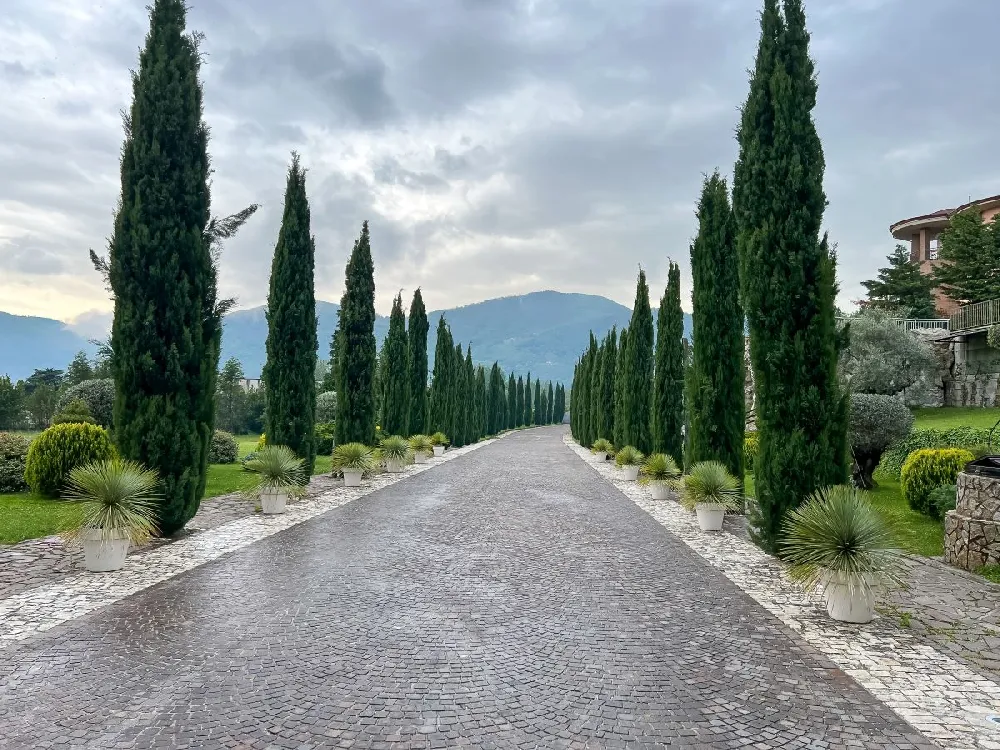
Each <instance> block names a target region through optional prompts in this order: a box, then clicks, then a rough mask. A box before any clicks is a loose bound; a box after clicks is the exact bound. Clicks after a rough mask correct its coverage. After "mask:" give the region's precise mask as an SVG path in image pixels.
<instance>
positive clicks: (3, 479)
mask: <svg viewBox="0 0 1000 750" xmlns="http://www.w3.org/2000/svg"><path fill="white" fill-rule="evenodd" d="M29 445H30V443H29V441H28V439H27V438H26V437H24V436H23V435H18V434H16V433H13V432H0V492H21V491H22V490H26V489H27V488H28V483H27V482H25V481H24V466H25V463H26V462H27V460H28V446H29Z"/></svg>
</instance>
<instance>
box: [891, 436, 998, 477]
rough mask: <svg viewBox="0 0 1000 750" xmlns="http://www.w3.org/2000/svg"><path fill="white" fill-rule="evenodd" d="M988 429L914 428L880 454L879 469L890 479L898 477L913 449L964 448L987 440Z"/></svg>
mask: <svg viewBox="0 0 1000 750" xmlns="http://www.w3.org/2000/svg"><path fill="white" fill-rule="evenodd" d="M989 439H990V431H989V430H982V429H976V428H975V427H954V428H952V429H950V430H933V429H931V430H914V431H913V432H911V433H910V434H909V435H907V436H906V437H905V438H903V439H902V440H898V441H896V442H893V443H892V444H891V445H890V446H889V449H888V450H887V451H886V452H885V453H883V454H882V460H881V462H880V463H879V471H880V472H881V473H882V474H885V475H886V476H887V477H889V478H891V479H899V476H900V471H901V470H902V468H903V463H904V462H905V461H906V458H907V456H909V455H910V454H911V453H912V452H913V451H916V450H920V449H921V448H965V449H966V450H969V451H973V449H974V448H975V447H976V446H979V445H985V444H987V443H988V442H989Z"/></svg>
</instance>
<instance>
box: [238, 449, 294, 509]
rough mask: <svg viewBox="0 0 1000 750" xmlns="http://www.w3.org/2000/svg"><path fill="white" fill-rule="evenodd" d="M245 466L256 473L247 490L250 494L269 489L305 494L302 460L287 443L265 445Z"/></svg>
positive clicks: (253, 494) (254, 494)
mask: <svg viewBox="0 0 1000 750" xmlns="http://www.w3.org/2000/svg"><path fill="white" fill-rule="evenodd" d="M246 468H247V470H248V471H252V472H254V473H256V474H257V475H258V477H257V481H255V482H254V483H253V485H252V486H251V487H250V488H249V489H248V490H247V494H248V495H250V496H254V497H255V496H256V495H258V494H259V493H261V492H266V491H269V490H271V491H274V490H277V491H280V492H284V493H285V494H288V495H303V494H305V486H304V485H305V483H306V476H305V466H304V462H303V461H302V459H301V458H299V457H298V456H296V455H295V451H293V450H292V449H291V448H289V447H288V446H287V445H265V446H264V447H263V448H261V449H260V450H259V451H257V452H256V453H255V454H254V457H253V459H252V460H250V461H247V463H246Z"/></svg>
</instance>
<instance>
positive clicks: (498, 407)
mask: <svg viewBox="0 0 1000 750" xmlns="http://www.w3.org/2000/svg"><path fill="white" fill-rule="evenodd" d="M504 393H505V391H504V379H503V372H502V371H501V370H500V365H499V364H498V363H497V362H494V363H493V367H491V368H490V376H489V381H488V384H487V390H486V432H487V434H489V435H496V434H497V433H498V432H500V431H501V430H502V429H503V425H504V419H505V417H504V415H505V414H506V413H507V404H506V399H505V396H504Z"/></svg>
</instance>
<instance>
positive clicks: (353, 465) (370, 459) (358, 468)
mask: <svg viewBox="0 0 1000 750" xmlns="http://www.w3.org/2000/svg"><path fill="white" fill-rule="evenodd" d="M332 465H333V469H334V471H340V472H343V474H344V486H345V487H360V486H361V475H362V474H364V473H365V472H366V471H372V470H373V469H374V468H375V454H374V453H372V449H371V448H369V447H368V446H367V445H364V444H363V443H344V444H343V445H338V446H337V447H336V448H334V449H333V458H332Z"/></svg>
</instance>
